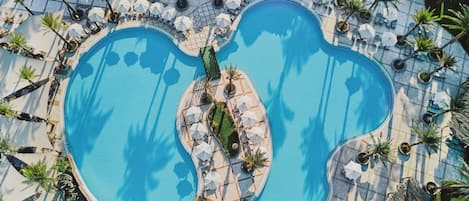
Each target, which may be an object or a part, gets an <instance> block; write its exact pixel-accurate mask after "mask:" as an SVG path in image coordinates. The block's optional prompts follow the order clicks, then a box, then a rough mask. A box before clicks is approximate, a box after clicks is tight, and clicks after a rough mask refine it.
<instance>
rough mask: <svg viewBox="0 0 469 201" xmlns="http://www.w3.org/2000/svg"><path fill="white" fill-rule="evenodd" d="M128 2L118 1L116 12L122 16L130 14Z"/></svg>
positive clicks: (126, 0) (124, 0) (125, 0)
mask: <svg viewBox="0 0 469 201" xmlns="http://www.w3.org/2000/svg"><path fill="white" fill-rule="evenodd" d="M130 7H131V6H130V1H128V0H120V1H119V2H118V3H117V11H118V12H119V13H122V14H127V13H129V12H130Z"/></svg>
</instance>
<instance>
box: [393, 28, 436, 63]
mask: <svg viewBox="0 0 469 201" xmlns="http://www.w3.org/2000/svg"><path fill="white" fill-rule="evenodd" d="M413 46H414V51H413V52H412V53H411V54H410V55H409V56H408V57H406V58H404V59H396V60H394V62H393V67H394V68H395V69H396V70H403V69H404V68H405V62H406V61H407V60H409V59H410V58H414V57H416V56H417V55H418V54H419V53H420V52H429V51H433V50H434V49H435V44H434V43H433V41H432V40H431V39H430V38H428V37H425V36H419V37H417V38H416V39H415V41H414V42H413Z"/></svg>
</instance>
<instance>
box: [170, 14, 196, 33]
mask: <svg viewBox="0 0 469 201" xmlns="http://www.w3.org/2000/svg"><path fill="white" fill-rule="evenodd" d="M191 27H192V20H191V19H190V18H188V17H186V16H179V17H176V19H175V20H174V28H176V30H178V31H187V30H188V29H190V28H191Z"/></svg>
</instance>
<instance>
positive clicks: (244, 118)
mask: <svg viewBox="0 0 469 201" xmlns="http://www.w3.org/2000/svg"><path fill="white" fill-rule="evenodd" d="M256 122H257V116H256V113H254V112H252V111H247V112H245V113H243V115H241V124H243V126H245V127H251V126H253V125H254V124H255V123H256Z"/></svg>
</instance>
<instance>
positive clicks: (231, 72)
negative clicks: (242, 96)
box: [225, 66, 241, 94]
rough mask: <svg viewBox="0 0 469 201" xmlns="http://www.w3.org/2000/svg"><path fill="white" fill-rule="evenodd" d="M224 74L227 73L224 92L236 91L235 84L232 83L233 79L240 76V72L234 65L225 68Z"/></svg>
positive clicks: (231, 92) (232, 92)
mask: <svg viewBox="0 0 469 201" xmlns="http://www.w3.org/2000/svg"><path fill="white" fill-rule="evenodd" d="M226 74H227V75H228V76H227V78H228V85H226V87H225V93H226V94H234V93H235V92H236V86H235V85H234V84H233V80H237V79H239V78H241V74H240V73H239V71H238V69H237V68H236V67H235V66H229V67H228V68H226Z"/></svg>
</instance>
